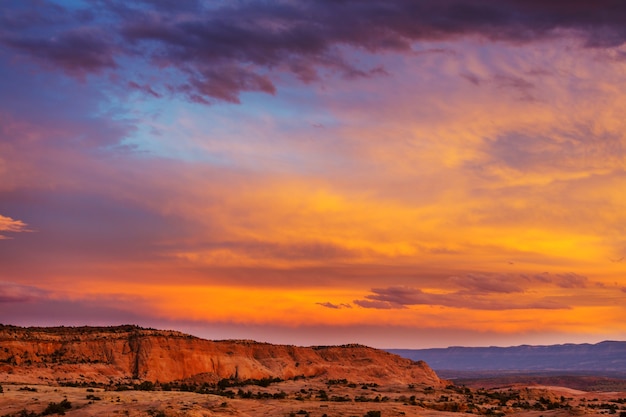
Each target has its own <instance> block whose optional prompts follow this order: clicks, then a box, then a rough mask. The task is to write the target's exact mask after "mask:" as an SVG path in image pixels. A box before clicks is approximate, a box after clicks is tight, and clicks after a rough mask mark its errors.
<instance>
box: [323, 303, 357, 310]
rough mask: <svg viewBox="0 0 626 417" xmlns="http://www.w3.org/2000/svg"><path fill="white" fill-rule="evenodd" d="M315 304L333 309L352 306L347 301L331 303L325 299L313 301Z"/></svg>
mask: <svg viewBox="0 0 626 417" xmlns="http://www.w3.org/2000/svg"><path fill="white" fill-rule="evenodd" d="M315 304H317V305H320V306H322V307H326V308H331V309H335V310H340V309H342V308H352V306H351V305H350V304H348V303H341V304H333V303H331V302H329V301H326V302H324V303H315Z"/></svg>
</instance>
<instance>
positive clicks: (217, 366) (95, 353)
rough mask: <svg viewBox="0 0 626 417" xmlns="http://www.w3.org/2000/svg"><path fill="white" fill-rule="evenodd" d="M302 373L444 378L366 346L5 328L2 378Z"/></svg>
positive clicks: (402, 380)
mask: <svg viewBox="0 0 626 417" xmlns="http://www.w3.org/2000/svg"><path fill="white" fill-rule="evenodd" d="M296 376H304V377H321V378H327V379H348V380H351V381H354V382H376V383H380V382H383V383H386V384H389V383H392V384H393V383H398V384H407V383H413V384H425V385H430V386H434V387H438V386H440V385H441V384H442V383H443V382H442V381H441V380H440V379H439V378H438V377H437V375H436V374H435V372H434V371H432V370H431V369H430V368H429V367H428V365H426V363H424V362H422V361H417V362H414V361H412V360H409V359H405V358H401V357H399V356H397V355H393V354H390V353H387V352H384V351H381V350H377V349H372V348H369V347H365V346H360V345H347V346H318V347H296V346H284V345H272V344H268V343H258V342H253V341H247V340H226V341H209V340H204V339H200V338H197V337H193V336H189V335H185V334H183V333H179V332H174V331H160V330H152V329H142V328H139V327H135V326H119V327H54V328H52V327H51V328H21V327H15V326H2V325H0V381H10V382H44V381H45V382H50V381H59V382H64V381H71V382H103V383H116V382H121V381H127V380H130V379H134V380H148V381H160V382H169V381H175V380H183V379H188V378H201V379H203V380H205V381H217V380H219V379H222V378H234V379H239V380H246V379H263V378H281V379H291V378H294V377H296Z"/></svg>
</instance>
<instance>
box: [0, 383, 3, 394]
mask: <svg viewBox="0 0 626 417" xmlns="http://www.w3.org/2000/svg"><path fill="white" fill-rule="evenodd" d="M3 392H4V388H2V385H0V394H2V393H3Z"/></svg>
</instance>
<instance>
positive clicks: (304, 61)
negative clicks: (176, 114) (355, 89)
mask: <svg viewBox="0 0 626 417" xmlns="http://www.w3.org/2000/svg"><path fill="white" fill-rule="evenodd" d="M46 9H48V10H49V12H50V14H51V15H54V16H55V19H49V18H47V17H46V16H45V14H44V13H42V12H38V11H37V10H36V8H35V7H34V6H31V7H28V6H24V5H21V4H19V3H14V4H11V5H10V7H6V8H5V10H4V12H3V16H2V17H1V18H0V22H2V23H3V24H4V27H5V29H4V30H2V31H0V43H1V44H4V45H5V46H6V47H9V48H11V49H13V50H15V51H17V52H21V53H24V54H26V55H29V56H31V57H34V58H35V59H37V60H38V61H40V62H41V61H43V62H46V63H47V64H50V65H53V66H56V67H58V68H61V69H62V70H64V71H65V72H67V73H69V74H73V75H77V76H80V77H83V76H84V75H85V74H88V73H98V72H102V71H105V70H112V71H117V73H118V76H122V77H123V76H124V75H123V74H124V69H123V68H122V69H120V68H118V67H119V66H121V65H122V64H121V62H122V61H124V60H127V59H130V60H133V59H135V60H138V62H139V65H150V66H152V67H154V68H158V69H163V68H172V69H174V70H176V71H177V72H178V75H179V80H178V82H176V83H174V84H171V85H170V88H171V89H172V91H174V92H177V93H181V94H183V95H184V96H186V97H187V98H188V99H189V100H191V101H196V102H202V103H210V102H211V101H215V100H218V101H227V102H233V103H238V102H239V95H240V94H241V93H242V92H246V91H257V92H264V93H268V94H274V93H275V91H276V87H275V81H276V79H277V78H278V76H279V74H280V73H286V74H292V75H294V76H295V77H297V78H298V79H300V80H301V81H304V82H312V81H315V80H317V79H319V78H320V71H327V70H328V71H331V72H338V73H340V74H343V75H344V76H345V77H347V78H353V77H355V76H356V77H363V76H365V77H370V76H376V75H378V74H384V73H386V70H385V69H383V68H381V67H374V68H368V67H367V66H363V65H355V64H353V62H354V60H353V59H351V51H352V52H353V51H366V52H369V53H379V52H384V51H399V52H407V53H408V52H412V51H411V48H412V45H413V43H415V42H418V41H440V40H450V39H456V38H459V37H462V36H470V35H472V36H481V37H484V38H487V39H490V40H497V41H504V42H515V43H522V42H530V41H533V40H537V39H542V38H548V37H556V36H560V35H562V34H563V33H566V32H567V33H578V34H579V35H580V36H582V37H583V38H584V39H585V40H586V44H587V46H589V47H602V46H615V45H621V44H623V43H624V41H625V40H626V29H624V28H626V5H624V4H623V3H622V2H619V1H616V0H601V1H597V2H593V3H592V2H585V1H573V2H567V3H565V2H548V3H546V2H538V1H537V2H536V1H531V2H520V1H519V0H503V1H498V2H493V1H487V0H478V1H476V0H425V1H420V2H413V1H407V0H394V1H368V2H363V1H355V0H349V1H342V2H329V1H300V2H295V3H285V2H278V1H276V2H271V1H270V2H241V3H229V4H228V5H226V6H217V7H216V6H205V5H203V4H201V3H199V2H189V3H187V2H186V3H185V5H183V6H180V7H179V6H167V5H163V4H160V3H159V2H147V1H134V2H118V1H107V2H95V3H93V4H91V5H90V8H89V9H88V10H87V9H70V8H64V7H62V6H59V5H55V4H49V5H47V6H46ZM96 16H99V18H98V17H96ZM33 28H35V29H33ZM559 29H564V30H561V31H559ZM346 47H348V48H346ZM136 64H137V63H136ZM468 80H469V81H470V82H474V83H476V82H477V81H478V79H477V78H475V77H474V78H472V77H470V78H468ZM498 82H499V83H500V84H501V85H502V86H503V87H506V88H514V89H517V90H519V91H520V92H522V93H523V95H524V97H526V96H528V94H529V89H532V84H530V83H529V82H528V81H525V80H522V79H500V80H499V81H498ZM148 91H149V90H148Z"/></svg>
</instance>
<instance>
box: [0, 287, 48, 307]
mask: <svg viewBox="0 0 626 417" xmlns="http://www.w3.org/2000/svg"><path fill="white" fill-rule="evenodd" d="M48 294H49V293H48V292H47V291H45V290H42V289H40V288H37V287H32V286H28V285H20V284H15V283H12V282H0V303H25V302H30V301H36V300H40V299H42V298H45V297H46V296H47V295H48Z"/></svg>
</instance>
